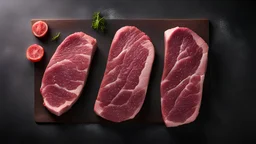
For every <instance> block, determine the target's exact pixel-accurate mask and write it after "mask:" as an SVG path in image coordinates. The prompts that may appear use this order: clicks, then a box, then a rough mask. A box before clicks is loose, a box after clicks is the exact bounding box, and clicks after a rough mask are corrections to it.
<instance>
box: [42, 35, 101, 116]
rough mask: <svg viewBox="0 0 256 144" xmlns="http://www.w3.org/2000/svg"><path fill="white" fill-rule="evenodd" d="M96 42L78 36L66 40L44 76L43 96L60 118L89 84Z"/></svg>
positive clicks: (56, 52) (92, 39)
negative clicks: (87, 81)
mask: <svg viewBox="0 0 256 144" xmlns="http://www.w3.org/2000/svg"><path fill="white" fill-rule="evenodd" d="M96 44H97V41H96V39H95V38H93V37H91V36H89V35H87V34H85V33H83V32H75V33H73V34H71V35H69V36H68V37H66V38H65V39H64V41H63V42H62V43H61V44H60V45H59V46H58V48H57V50H56V51H55V53H54V54H53V56H52V58H51V60H50V62H49V64H48V65H47V67H46V70H45V72H44V75H43V79H42V84H41V88H40V92H41V94H42V97H43V101H44V103H43V104H44V106H45V107H46V108H47V109H48V110H49V111H50V112H52V113H53V114H55V115H57V116H60V115H62V114H63V113H65V112H67V111H68V110H69V109H70V108H71V107H72V105H73V104H74V103H75V102H76V101H77V99H78V98H79V96H80V93H81V91H82V89H83V87H84V85H85V83H86V80H87V76H88V73H89V69H90V64H91V60H92V58H93V55H94V52H95V50H96Z"/></svg>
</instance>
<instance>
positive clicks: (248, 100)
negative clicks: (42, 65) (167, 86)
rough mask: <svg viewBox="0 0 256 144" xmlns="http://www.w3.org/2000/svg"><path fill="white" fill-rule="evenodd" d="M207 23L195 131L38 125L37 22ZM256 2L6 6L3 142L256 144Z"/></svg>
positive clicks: (67, 1) (69, 0) (2, 11)
mask: <svg viewBox="0 0 256 144" xmlns="http://www.w3.org/2000/svg"><path fill="white" fill-rule="evenodd" d="M97 10H101V11H103V12H104V13H106V14H108V16H109V18H111V19H117V18H207V19H209V20H210V23H211V27H210V28H211V31H210V33H211V35H210V45H209V46H210V51H209V63H208V72H207V74H206V75H207V76H206V83H205V85H206V87H205V94H204V98H203V103H202V108H201V111H200V112H201V114H200V116H199V117H198V119H197V120H196V121H195V122H194V123H192V124H189V125H184V126H181V127H178V128H166V127H165V126H164V125H146V124H145V125H127V124H121V125H96V124H91V125H37V124H36V123H35V122H34V119H33V112H34V109H33V108H34V106H33V94H34V91H33V80H34V79H33V74H34V72H33V65H32V64H31V63H30V62H29V61H27V59H26V58H25V50H26V48H27V46H28V45H30V42H32V41H33V39H34V37H32V35H31V29H30V28H31V27H30V19H32V18H90V17H91V15H92V13H93V12H94V11H97ZM255 12H256V9H255V2H253V1H243V2H242V1H228V0H224V1H220V0H219V1H210V0H206V1H199V0H190V1H163V0H162V1H160V0H154V1H152V0H147V1H136V2H135V1H128V0H127V1H124V0H109V1H106V0H101V1H99V0H91V1H78V0H76V1H75V0H54V1H53V0H41V1H39V0H1V1H0V32H1V34H0V41H1V48H0V89H1V91H0V133H1V135H0V138H1V143H2V142H4V143H27V142H33V143H42V144H46V143H62V144H65V143H94V144H98V143H107V144H108V143H109V144H123V143H129V144H130V143H138V144H141V143H149V144H153V143H159V144H167V143H168V144H171V143H174V144H183V143H184V144H185V143H192V142H195V143H197V144H199V143H200V144H201V143H202V144H222V143H223V144H224V143H230V144H231V143H232V144H234V143H256V139H255V134H256V123H255V122H256V112H255V110H256V105H255V100H256V96H255V83H256V75H255V73H256V68H255V64H254V61H256V57H255V52H256V49H255V40H254V39H255V33H256V29H255V25H256V21H255V18H254V17H255V16H254V14H255Z"/></svg>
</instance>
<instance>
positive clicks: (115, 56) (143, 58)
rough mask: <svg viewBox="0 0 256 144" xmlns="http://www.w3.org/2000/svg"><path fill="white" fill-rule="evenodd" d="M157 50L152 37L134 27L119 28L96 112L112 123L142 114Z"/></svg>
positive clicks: (108, 61) (111, 50)
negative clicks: (140, 112)
mask: <svg viewBox="0 0 256 144" xmlns="http://www.w3.org/2000/svg"><path fill="white" fill-rule="evenodd" d="M154 55H155V50H154V46H153V44H152V43H151V40H150V38H149V37H148V36H147V35H146V34H145V33H144V32H142V31H140V30H139V29H138V28H136V27H134V26H124V27H122V28H120V29H119V30H118V31H117V32H116V34H115V36H114V39H113V41H112V44H111V48H110V52H109V56H108V60H107V65H106V69H105V73H104V77H103V80H102V83H101V86H100V90H99V93H98V96H97V100H96V102H95V105H94V111H95V113H96V114H97V115H99V116H101V117H102V118H105V119H106V120H109V121H112V122H122V121H126V120H129V119H133V118H134V117H135V116H136V114H137V113H138V112H139V111H140V109H141V107H142V105H143V103H144V99H145V97H146V92H147V88H148V82H149V78H150V74H151V68H152V64H153V61H154Z"/></svg>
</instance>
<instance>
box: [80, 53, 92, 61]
mask: <svg viewBox="0 0 256 144" xmlns="http://www.w3.org/2000/svg"><path fill="white" fill-rule="evenodd" d="M77 55H80V56H82V57H85V58H87V59H89V60H90V58H91V56H90V55H86V54H77Z"/></svg>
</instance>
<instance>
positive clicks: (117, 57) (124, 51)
mask: <svg viewBox="0 0 256 144" xmlns="http://www.w3.org/2000/svg"><path fill="white" fill-rule="evenodd" d="M125 47H126V45H125ZM126 52H127V49H124V50H122V51H121V52H120V53H119V54H118V56H116V57H115V58H113V59H112V60H111V61H110V62H112V61H115V60H117V59H119V58H120V57H121V56H122V55H123V54H124V53H126Z"/></svg>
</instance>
